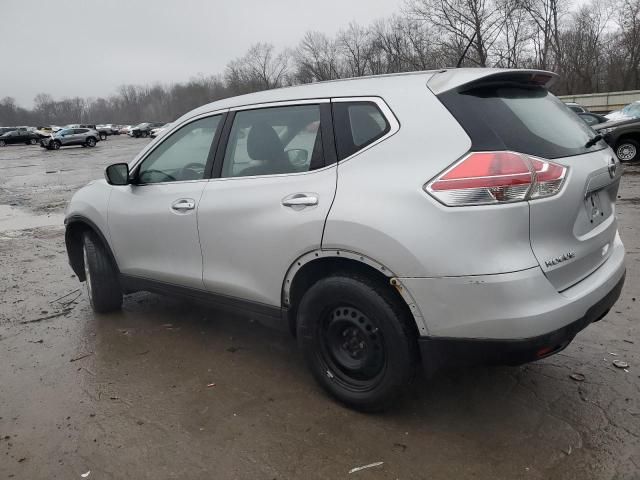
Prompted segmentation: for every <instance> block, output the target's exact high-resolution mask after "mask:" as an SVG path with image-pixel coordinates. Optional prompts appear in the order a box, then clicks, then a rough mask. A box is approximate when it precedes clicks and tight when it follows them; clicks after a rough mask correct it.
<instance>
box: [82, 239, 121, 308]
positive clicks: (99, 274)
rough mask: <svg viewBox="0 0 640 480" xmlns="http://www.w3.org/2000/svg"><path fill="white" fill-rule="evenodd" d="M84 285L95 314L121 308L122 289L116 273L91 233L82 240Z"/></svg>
mask: <svg viewBox="0 0 640 480" xmlns="http://www.w3.org/2000/svg"><path fill="white" fill-rule="evenodd" d="M82 244H83V245H82V255H83V260H84V275H85V283H86V284H87V293H88V295H89V301H90V303H91V307H92V308H93V310H94V311H95V312H97V313H108V312H113V311H115V310H119V309H120V307H121V306H122V289H121V287H120V281H119V279H118V272H117V270H116V268H115V266H114V265H113V262H112V261H111V259H110V258H109V255H108V254H107V250H106V248H105V246H104V245H103V244H102V242H101V241H100V240H99V239H98V237H97V236H96V235H95V234H94V233H93V232H86V233H85V234H84V236H83V238H82Z"/></svg>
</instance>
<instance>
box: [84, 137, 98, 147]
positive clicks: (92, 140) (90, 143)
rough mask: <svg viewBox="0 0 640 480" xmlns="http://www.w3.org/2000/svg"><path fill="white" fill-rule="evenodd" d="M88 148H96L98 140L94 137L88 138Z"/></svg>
mask: <svg viewBox="0 0 640 480" xmlns="http://www.w3.org/2000/svg"><path fill="white" fill-rule="evenodd" d="M86 145H87V147H91V148H93V147H95V146H96V139H95V138H93V137H89V138H87V142H86Z"/></svg>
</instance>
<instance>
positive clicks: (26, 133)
mask: <svg viewBox="0 0 640 480" xmlns="http://www.w3.org/2000/svg"><path fill="white" fill-rule="evenodd" d="M39 141H40V135H38V134H37V133H36V132H32V131H30V130H25V129H19V130H10V131H8V132H6V131H5V132H4V133H3V134H2V135H0V147H4V146H5V145H12V144H16V143H24V144H26V145H37V144H38V142H39Z"/></svg>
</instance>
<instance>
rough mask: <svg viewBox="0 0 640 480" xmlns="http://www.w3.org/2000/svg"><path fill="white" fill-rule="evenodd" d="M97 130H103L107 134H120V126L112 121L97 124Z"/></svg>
mask: <svg viewBox="0 0 640 480" xmlns="http://www.w3.org/2000/svg"><path fill="white" fill-rule="evenodd" d="M97 130H98V131H99V132H104V133H105V134H106V135H107V136H110V135H120V126H119V125H114V124H112V123H107V124H103V125H97Z"/></svg>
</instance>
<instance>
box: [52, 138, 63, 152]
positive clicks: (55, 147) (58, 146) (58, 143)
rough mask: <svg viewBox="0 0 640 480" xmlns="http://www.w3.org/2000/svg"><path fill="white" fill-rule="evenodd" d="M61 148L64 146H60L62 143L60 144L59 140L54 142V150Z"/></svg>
mask: <svg viewBox="0 0 640 480" xmlns="http://www.w3.org/2000/svg"><path fill="white" fill-rule="evenodd" d="M61 146H62V145H61V144H60V142H59V141H58V140H55V141H54V142H53V149H54V150H60V147H61Z"/></svg>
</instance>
